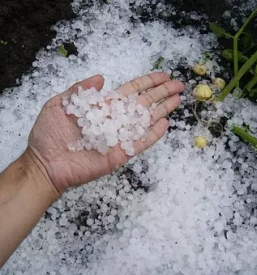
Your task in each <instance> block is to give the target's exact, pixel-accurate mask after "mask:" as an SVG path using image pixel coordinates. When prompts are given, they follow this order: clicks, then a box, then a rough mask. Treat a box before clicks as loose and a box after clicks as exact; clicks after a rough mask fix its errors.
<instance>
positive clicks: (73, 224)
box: [0, 0, 257, 275]
mask: <svg viewBox="0 0 257 275" xmlns="http://www.w3.org/2000/svg"><path fill="white" fill-rule="evenodd" d="M83 2H84V1H80V0H75V2H74V9H75V10H76V11H77V13H78V14H79V16H78V18H77V19H75V20H74V21H72V22H66V23H60V24H58V26H56V29H57V31H58V34H57V37H56V39H55V40H54V41H53V43H52V45H49V46H48V50H47V51H42V52H40V53H39V54H38V59H37V61H35V62H34V63H33V66H34V67H35V69H34V71H33V72H32V73H31V74H29V75H26V76H24V77H23V78H22V81H21V82H22V85H21V86H20V87H17V88H13V89H11V90H9V91H7V92H6V93H5V95H4V96H3V97H1V102H0V126H1V127H0V136H1V140H0V155H1V159H0V171H1V170H3V169H4V168H5V167H6V166H7V165H8V163H10V162H11V161H13V160H14V159H15V158H16V157H18V156H19V155H20V154H21V153H22V151H23V150H24V149H25V147H26V142H27V137H28V134H29V131H30V129H31V127H32V124H33V122H34V120H35V118H36V116H37V115H38V113H39V110H40V109H41V107H42V105H43V104H44V103H45V101H46V100H47V99H48V98H50V97H51V96H53V95H55V94H56V93H58V92H61V91H63V90H64V89H66V88H67V87H69V86H70V85H71V84H72V83H74V82H75V81H78V80H81V79H83V78H86V77H89V76H91V75H93V74H96V73H100V74H102V75H103V76H104V77H105V79H106V88H109V89H110V88H115V87H116V86H117V85H119V84H122V83H124V82H126V81H128V80H130V79H132V78H134V77H137V76H140V75H142V74H146V73H148V72H149V71H150V70H151V69H152V68H153V64H154V62H155V61H156V60H157V59H158V57H159V56H163V57H164V58H165V60H170V62H166V63H165V64H164V67H165V70H167V71H168V72H170V71H169V70H171V71H172V72H173V75H178V76H179V77H181V78H182V79H183V77H182V76H181V75H180V74H179V72H178V70H177V68H178V67H179V66H180V65H181V64H182V65H183V67H184V68H185V69H187V68H189V67H190V66H192V65H193V64H194V62H196V61H197V60H200V59H202V58H203V57H204V56H205V53H206V52H209V51H211V50H212V49H213V48H215V47H216V46H217V42H216V39H215V37H214V36H213V35H212V34H207V35H200V34H199V33H198V31H197V30H195V29H194V28H193V27H190V28H186V30H181V31H178V30H174V29H173V28H172V27H171V26H170V25H166V24H164V23H161V22H158V21H155V22H150V23H145V24H142V23H139V22H137V23H132V22H131V20H130V16H132V15H133V16H134V17H136V15H135V14H132V12H131V11H130V9H129V1H125V0H122V1H121V0H119V1H118V0H116V1H115V0H113V1H110V3H109V4H108V5H103V6H101V7H100V6H98V5H95V6H92V7H90V8H88V7H87V6H86V5H85V4H83ZM143 2H145V1H143V0H141V1H138V4H137V5H140V3H143ZM161 8H163V6H160V9H161ZM61 39H63V40H65V39H66V40H72V41H74V43H75V44H76V46H77V48H78V52H79V54H78V56H77V57H75V56H70V57H69V58H64V57H61V56H60V55H58V53H57V51H56V50H55V49H56V47H57V46H58V45H61V43H62V40H61ZM212 58H213V60H214V61H213V62H210V64H209V67H210V69H211V72H212V73H213V72H214V70H213V67H215V64H216V62H215V57H212ZM193 83H194V81H191V84H193ZM191 84H187V89H186V91H185V93H184V95H183V97H182V99H183V103H182V107H181V109H180V112H179V113H180V114H182V115H180V116H174V117H172V118H170V125H171V127H172V128H174V129H173V130H171V132H170V133H168V134H167V135H166V136H165V137H164V138H163V139H162V140H161V141H159V142H158V143H157V144H156V145H155V146H154V147H153V148H152V149H150V150H148V151H147V152H145V153H144V154H142V155H141V156H139V157H137V158H134V159H132V160H131V161H130V163H129V164H128V166H127V167H125V168H123V169H120V170H119V171H118V172H116V173H113V174H112V175H109V176H106V177H104V178H102V179H99V180H97V181H95V182H92V183H90V184H88V185H86V186H82V187H80V188H76V189H72V190H69V191H68V192H67V193H65V194H64V196H63V198H62V199H60V200H59V201H57V202H56V203H55V204H54V205H53V206H52V207H51V208H50V209H49V211H48V212H47V214H46V216H45V217H43V218H42V219H41V221H40V223H39V224H38V225H37V226H36V227H35V229H34V230H33V231H32V234H31V235H30V236H28V238H27V239H26V240H25V241H24V242H23V244H22V245H21V246H20V248H19V249H18V250H17V252H16V253H15V254H14V255H13V256H12V257H11V258H10V260H9V261H8V262H7V264H6V265H5V266H4V268H3V269H2V270H1V271H0V274H1V275H6V274H7V275H11V274H15V275H21V274H24V275H25V274H33V275H34V274H40V275H41V274H42V275H43V274H44V275H45V274H49V275H59V274H60V275H66V274H67V275H68V274H74V275H79V274H87V275H91V274H92V275H93V274H94V275H96V274H99V275H100V274H104V275H109V274H110V275H111V274H112V275H116V274H124V275H125V274H126V275H139V274H142V275H145V274H151V275H153V274H154V275H157V274H162V275H168V274H169V275H173V274H174V275H175V274H177V275H178V274H179V275H181V274H186V275H187V274H197V275H198V274H204V275H207V274H219V275H223V274H240V275H241V274H244V275H249V274H256V273H257V230H256V228H255V227H256V226H257V212H256V210H255V209H256V206H257V181H256V180H257V168H256V160H257V159H256V152H255V151H254V150H253V149H252V148H250V147H249V146H248V145H246V144H244V143H242V142H238V138H237V137H235V136H234V135H232V134H231V133H230V131H229V130H227V134H226V135H225V134H223V135H222V136H221V137H220V138H216V139H215V138H212V137H211V136H210V135H209V144H208V146H207V147H206V148H205V149H204V150H199V149H196V148H194V147H193V137H194V135H195V133H196V132H197V131H198V129H196V127H195V126H191V125H190V124H189V120H188V119H187V118H188V117H189V116H190V115H191V113H192V112H191V110H186V109H184V110H183V106H189V105H188V104H189V103H190V104H191V103H192V97H191V96H190V91H191ZM203 112H205V111H203ZM215 114H216V115H219V116H228V118H230V121H229V124H231V123H236V124H239V125H241V124H242V123H243V122H245V123H246V124H247V125H250V128H251V130H252V132H253V133H256V130H257V119H256V117H257V110H256V107H254V106H253V105H251V104H250V103H249V102H247V101H245V100H240V101H239V100H235V99H233V97H232V96H231V97H229V98H228V99H227V100H226V102H225V103H223V104H221V106H217V112H216V113H215ZM202 115H203V116H204V115H206V112H205V114H204V113H203V114H202ZM0 249H1V248H0Z"/></svg>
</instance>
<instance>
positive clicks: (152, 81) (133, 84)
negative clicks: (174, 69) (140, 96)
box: [117, 72, 170, 96]
mask: <svg viewBox="0 0 257 275" xmlns="http://www.w3.org/2000/svg"><path fill="white" fill-rule="evenodd" d="M169 80H170V77H169V75H167V74H165V73H159V72H158V73H151V74H148V75H145V76H142V77H139V78H135V79H133V80H131V81H129V82H128V83H126V84H124V85H122V86H120V87H119V88H117V91H119V92H120V93H121V94H122V95H123V96H128V95H129V94H133V93H142V92H143V91H145V90H147V89H150V88H154V87H156V86H159V85H160V84H162V83H164V82H167V81H169Z"/></svg>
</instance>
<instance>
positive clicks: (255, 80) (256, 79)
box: [244, 75, 257, 93]
mask: <svg viewBox="0 0 257 275" xmlns="http://www.w3.org/2000/svg"><path fill="white" fill-rule="evenodd" d="M256 84H257V75H255V76H254V77H253V78H252V79H251V80H250V81H249V82H248V83H247V84H246V86H245V87H244V93H247V92H248V93H249V92H250V91H251V90H252V88H253V87H254V86H255V85H256Z"/></svg>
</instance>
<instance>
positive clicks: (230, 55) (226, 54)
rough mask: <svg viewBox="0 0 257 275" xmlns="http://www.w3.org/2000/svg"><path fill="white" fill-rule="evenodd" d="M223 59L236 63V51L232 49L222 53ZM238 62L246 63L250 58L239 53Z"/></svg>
mask: <svg viewBox="0 0 257 275" xmlns="http://www.w3.org/2000/svg"><path fill="white" fill-rule="evenodd" d="M222 55H223V57H224V58H226V59H227V60H229V61H234V51H233V50H232V49H226V50H224V51H223V53H222ZM237 56H238V61H239V62H242V63H244V62H246V61H247V60H248V59H249V58H248V57H247V56H245V55H244V54H243V53H242V52H237Z"/></svg>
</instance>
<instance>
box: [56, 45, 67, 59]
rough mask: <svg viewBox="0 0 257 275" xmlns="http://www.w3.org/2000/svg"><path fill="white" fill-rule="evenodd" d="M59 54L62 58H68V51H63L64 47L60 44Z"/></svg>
mask: <svg viewBox="0 0 257 275" xmlns="http://www.w3.org/2000/svg"><path fill="white" fill-rule="evenodd" d="M58 52H59V54H60V55H61V56H63V57H67V56H68V51H67V50H66V49H65V47H64V45H63V44H62V45H61V47H60V48H59V50H58Z"/></svg>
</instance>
